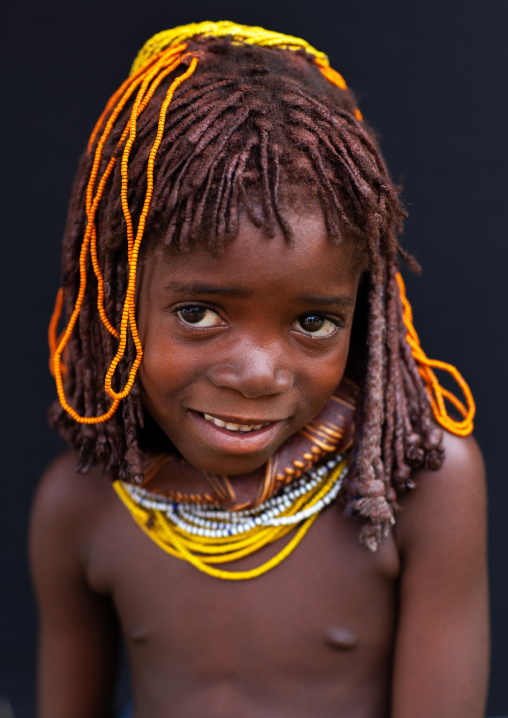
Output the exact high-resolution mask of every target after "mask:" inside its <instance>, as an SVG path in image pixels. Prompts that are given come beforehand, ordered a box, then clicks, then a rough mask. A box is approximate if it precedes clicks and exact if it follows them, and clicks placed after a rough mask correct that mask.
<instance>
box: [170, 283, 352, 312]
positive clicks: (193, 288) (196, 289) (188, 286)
mask: <svg viewBox="0 0 508 718" xmlns="http://www.w3.org/2000/svg"><path fill="white" fill-rule="evenodd" d="M164 289H165V290H166V291H172V292H177V293H179V294H215V295H222V296H224V295H226V296H233V297H245V298H248V297H251V296H252V291H251V290H250V289H245V288H244V287H237V286H227V287H218V286H215V285H213V284H203V283H201V282H176V281H171V282H168V283H167V284H166V285H165V287H164ZM295 302H297V303H299V304H314V305H321V306H338V307H342V308H345V309H348V308H349V307H352V306H353V305H354V299H353V297H350V296H349V295H348V294H339V295H337V296H332V297H320V296H317V295H315V294H301V295H298V296H296V297H295Z"/></svg>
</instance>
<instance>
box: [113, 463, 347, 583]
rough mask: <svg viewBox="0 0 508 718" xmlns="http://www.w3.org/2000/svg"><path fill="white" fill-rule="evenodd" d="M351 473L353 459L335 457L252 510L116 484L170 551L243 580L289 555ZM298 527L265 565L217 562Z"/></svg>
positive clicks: (143, 523) (140, 522)
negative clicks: (235, 567)
mask: <svg viewBox="0 0 508 718" xmlns="http://www.w3.org/2000/svg"><path fill="white" fill-rule="evenodd" d="M346 471H347V459H346V458H344V456H338V457H335V458H334V459H332V460H330V461H328V463H327V464H324V465H323V466H320V467H318V468H313V469H311V470H310V471H309V472H307V474H304V475H303V476H302V477H301V478H300V479H298V480H296V481H294V482H292V483H291V484H289V485H288V486H286V487H285V488H284V489H283V491H282V492H281V493H280V494H278V495H277V496H273V497H272V498H270V499H268V500H267V501H265V502H264V503H262V504H261V505H260V506H258V507H256V508H255V509H250V510H247V511H227V510H224V509H223V508H221V507H215V506H210V507H203V505H201V504H198V503H193V502H184V501H181V502H174V501H171V500H170V499H167V498H166V497H163V496H158V495H156V494H152V493H150V492H148V491H146V490H144V489H141V488H139V487H136V486H133V485H131V484H126V483H123V482H121V481H115V483H114V484H113V486H114V488H115V490H116V492H117V494H118V496H119V497H120V499H121V500H122V501H123V503H124V504H125V506H126V507H127V508H128V510H129V512H130V514H131V516H132V517H133V519H134V521H135V522H136V523H137V524H138V526H140V528H141V529H142V530H143V531H144V532H145V533H146V534H148V536H149V537H150V538H151V539H152V541H154V542H155V543H156V544H157V545H158V546H160V547H161V548H162V549H163V550H164V551H166V552H167V553H169V554H171V555H172V556H175V557H176V558H179V559H181V560H184V561H188V562H189V563H190V564H192V565H193V566H195V567H196V568H197V569H199V570H200V571H202V572H203V573H206V574H208V575H209V576H214V577H216V578H222V579H225V580H229V581H242V580H245V579H250V578H255V577H257V576H261V575H262V574H264V573H266V572H267V571H269V570H270V569H272V568H274V567H275V566H278V565H279V564H280V563H281V562H282V561H283V560H284V559H285V558H286V557H287V556H289V554H290V553H291V552H292V551H293V550H294V549H295V548H296V547H297V546H298V544H299V543H300V541H301V540H302V539H303V537H304V536H305V534H306V533H307V531H308V530H309V529H310V527H311V526H312V524H313V523H314V521H315V520H316V519H317V517H318V516H319V514H320V513H321V511H322V510H323V509H324V508H325V507H326V506H328V505H329V504H330V503H331V502H332V501H333V500H334V499H335V498H336V497H337V495H338V493H339V491H340V488H341V486H342V480H343V478H344V476H345V473H346ZM295 528H297V531H296V533H295V535H294V536H293V538H292V539H291V540H290V541H289V543H288V544H286V546H284V548H283V549H282V550H281V551H280V552H279V553H278V554H276V556H274V557H273V558H271V559H269V560H268V561H266V562H265V563H264V564H262V565H261V566H258V567H256V568H254V569H250V570H248V571H226V570H224V569H220V568H215V567H214V566H213V564H221V563H230V562H232V561H237V560H239V559H241V558H244V557H245V556H250V555H251V554H253V553H254V552H255V551H258V550H259V549H261V548H263V547H264V546H267V545H268V544H271V543H273V542H274V541H277V540H278V539H279V538H282V537H284V536H286V535H287V534H288V533H289V532H291V531H292V530H293V529H295Z"/></svg>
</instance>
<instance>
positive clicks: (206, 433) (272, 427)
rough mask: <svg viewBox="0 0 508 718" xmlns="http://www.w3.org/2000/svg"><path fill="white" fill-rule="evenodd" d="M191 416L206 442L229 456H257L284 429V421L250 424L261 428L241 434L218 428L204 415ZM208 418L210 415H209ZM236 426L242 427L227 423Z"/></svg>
mask: <svg viewBox="0 0 508 718" xmlns="http://www.w3.org/2000/svg"><path fill="white" fill-rule="evenodd" d="M189 416H190V417H191V418H192V420H193V421H194V422H195V424H196V426H197V429H198V431H199V433H200V434H201V436H202V438H203V439H204V441H205V442H206V443H207V444H208V445H209V446H211V447H212V448H213V449H215V450H219V451H221V452H224V453H228V454H237V455H238V454H255V453H257V452H258V451H263V450H264V449H266V447H267V446H268V445H269V444H270V443H272V442H273V440H274V439H275V438H276V435H277V433H278V432H279V431H280V429H281V428H282V424H283V422H282V420H278V421H273V422H270V423H269V424H267V423H264V425H263V426H259V424H260V423H261V422H258V424H249V425H250V426H259V428H253V429H251V430H250V431H247V432H245V433H239V432H238V431H236V430H233V431H232V430H230V429H226V428H225V426H224V427H222V426H217V425H216V424H215V423H214V422H213V421H210V420H209V419H205V417H204V415H203V414H201V413H199V412H197V411H193V410H190V411H189ZM207 416H208V415H207ZM226 423H229V424H234V425H238V426H240V425H242V424H243V422H242V424H240V422H232V421H230V422H226Z"/></svg>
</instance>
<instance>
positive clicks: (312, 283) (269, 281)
mask: <svg viewBox="0 0 508 718" xmlns="http://www.w3.org/2000/svg"><path fill="white" fill-rule="evenodd" d="M288 219H289V222H290V224H291V226H292V227H293V231H294V234H295V240H294V244H292V245H290V244H289V243H288V242H287V240H286V239H285V238H284V236H283V234H282V232H278V233H277V234H276V236H275V237H274V238H273V239H270V238H268V237H267V236H266V235H265V234H264V232H263V231H262V230H261V229H258V228H256V227H255V226H254V225H253V224H252V223H251V222H250V221H249V220H248V219H247V218H245V217H244V218H242V220H241V221H240V227H239V231H238V234H237V236H236V238H235V239H234V240H232V241H231V242H230V243H229V244H228V245H227V246H226V249H225V251H224V253H223V254H222V255H221V256H220V257H218V258H213V257H211V256H210V254H209V253H208V252H207V250H206V249H204V248H196V249H194V250H192V251H191V252H190V253H188V254H183V253H179V252H177V251H175V250H171V251H168V250H167V249H159V250H156V251H155V252H153V253H151V254H150V255H149V256H148V257H147V258H146V259H145V261H144V263H143V265H142V267H140V285H139V296H138V324H139V332H140V338H141V342H142V345H143V351H144V353H143V361H142V363H141V366H140V369H139V379H140V385H141V392H142V400H143V404H144V406H145V408H146V409H147V410H148V412H149V413H150V414H151V416H152V417H153V419H154V420H155V421H156V422H157V424H158V425H159V426H160V428H161V429H162V431H163V432H164V433H165V434H166V435H167V436H168V437H169V438H170V440H171V441H172V443H173V444H174V446H175V447H176V448H177V449H178V451H179V452H180V453H181V454H182V456H183V457H184V458H185V459H186V460H187V461H188V462H190V463H191V464H192V465H193V466H195V467H197V468H198V469H201V470H203V471H208V472H211V473H214V474H228V475H235V474H243V473H248V472H250V471H254V470H255V469H257V468H258V467H260V466H261V465H262V464H264V463H265V462H266V461H267V460H268V459H269V458H270V456H272V454H273V453H274V452H275V451H276V450H277V449H278V448H279V447H280V446H281V444H282V443H283V442H284V441H285V440H286V439H288V438H289V437H290V436H291V435H292V434H294V433H295V432H297V431H298V430H299V429H300V428H302V427H303V426H304V425H305V424H307V423H308V422H309V421H310V420H311V419H312V418H313V417H314V416H315V415H316V414H317V413H318V412H319V411H320V410H321V408H322V407H323V406H324V404H325V403H326V401H327V400H328V399H329V397H330V395H331V394H332V393H333V391H334V390H335V388H336V387H337V385H338V384H339V382H340V380H341V378H342V376H343V374H344V370H345V366H346V361H347V357H348V350H349V341H350V334H351V325H352V320H353V313H354V308H355V301H356V293H357V288H358V281H359V278H360V275H361V271H362V267H361V266H360V263H359V262H358V261H355V260H354V259H353V252H352V250H351V248H350V246H349V244H348V243H347V242H345V243H344V244H343V245H341V246H339V247H336V246H333V245H332V243H331V242H330V241H329V239H328V236H327V232H326V227H325V223H324V218H323V215H322V212H321V211H320V210H316V211H315V212H313V213H312V212H304V213H302V212H299V213H296V212H291V213H289V216H288Z"/></svg>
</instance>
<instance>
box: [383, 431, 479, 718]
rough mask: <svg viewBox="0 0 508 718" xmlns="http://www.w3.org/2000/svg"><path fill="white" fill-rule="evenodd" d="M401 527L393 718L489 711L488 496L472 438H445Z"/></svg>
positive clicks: (405, 504) (469, 717) (472, 715)
mask: <svg viewBox="0 0 508 718" xmlns="http://www.w3.org/2000/svg"><path fill="white" fill-rule="evenodd" d="M445 450H446V459H445V463H444V465H443V467H442V469H440V470H439V471H437V472H432V471H422V472H420V474H419V475H418V477H417V488H416V489H415V490H414V492H413V493H412V494H411V495H408V496H407V497H405V498H404V499H403V501H402V502H401V503H402V511H401V512H400V515H399V521H398V524H397V527H396V538H397V542H398V544H399V547H400V552H401V558H402V574H401V581H400V611H399V624H398V631H397V638H396V646H395V657H394V674H393V703H392V713H391V716H392V718H407V716H411V718H429V716H432V717H434V716H435V717H436V718H438V717H441V716H443V717H444V716H446V718H459V717H460V718H483V716H484V715H485V713H484V709H485V700H486V691H487V678H488V662H489V660H488V655H489V629H488V589H487V560H486V495H485V472H484V466H483V461H482V457H481V454H480V451H479V449H478V446H477V444H476V442H475V441H474V439H472V438H468V439H460V438H457V437H454V436H450V435H447V436H446V437H445Z"/></svg>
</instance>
